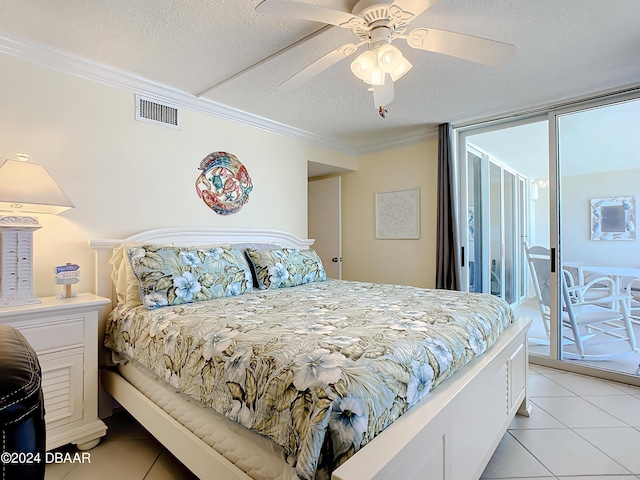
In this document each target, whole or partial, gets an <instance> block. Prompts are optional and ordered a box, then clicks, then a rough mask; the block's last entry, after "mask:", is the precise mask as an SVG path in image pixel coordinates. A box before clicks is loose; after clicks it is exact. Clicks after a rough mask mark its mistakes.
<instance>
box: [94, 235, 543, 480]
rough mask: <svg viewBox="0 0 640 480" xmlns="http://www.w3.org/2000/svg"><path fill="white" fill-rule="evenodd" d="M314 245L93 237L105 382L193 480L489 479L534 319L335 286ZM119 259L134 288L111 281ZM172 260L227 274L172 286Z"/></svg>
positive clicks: (228, 238) (520, 381)
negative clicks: (105, 312)
mask: <svg viewBox="0 0 640 480" xmlns="http://www.w3.org/2000/svg"><path fill="white" fill-rule="evenodd" d="M123 245H124V247H123ZM311 245H312V241H311V240H308V239H300V238H297V237H295V236H293V235H290V234H287V233H284V232H278V231H272V230H240V229H206V228H201V229H160V230H152V231H148V232H142V233H140V234H137V235H133V236H131V237H128V238H125V239H117V240H92V241H91V247H92V248H93V249H94V250H96V261H97V265H96V267H97V268H96V272H97V293H98V294H100V295H103V296H107V297H109V298H111V299H112V300H113V304H114V305H115V308H114V311H113V312H112V314H111V315H110V318H109V320H108V321H107V319H104V321H103V324H102V325H101V329H102V331H105V343H106V345H107V346H108V347H110V351H109V353H110V354H112V358H116V360H117V361H116V362H115V363H116V366H115V367H109V368H103V369H102V372H101V380H102V386H103V388H104V389H105V390H106V392H108V393H109V394H110V395H111V396H112V397H113V398H114V399H115V400H116V401H117V402H118V403H119V404H120V405H121V406H122V407H123V408H125V409H126V410H127V411H129V412H130V413H131V414H132V415H133V416H134V417H135V418H136V419H137V420H138V421H139V422H140V423H141V424H142V425H143V426H144V427H145V428H147V429H148V430H149V431H150V432H151V433H152V434H153V435H154V436H155V437H156V438H157V439H158V440H159V441H160V442H161V443H163V445H165V447H166V448H167V449H168V450H170V451H171V452H172V453H173V454H174V455H175V456H176V457H177V458H178V459H179V460H181V461H182V462H183V463H184V464H185V465H186V466H187V467H188V468H190V469H191V470H192V471H193V472H194V473H195V474H196V475H197V476H198V477H200V478H215V479H250V478H256V479H271V478H273V479H275V478H278V479H282V480H286V479H295V478H303V479H309V480H310V479H312V478H329V477H330V478H332V479H336V480H356V479H357V480H362V479H368V478H371V479H373V478H375V479H385V478H388V479H397V478H429V479H432V478H433V479H460V480H469V479H474V478H479V477H480V475H481V473H482V471H483V470H484V468H485V466H486V464H487V462H488V461H489V459H490V458H491V456H492V454H493V452H494V450H495V448H496V447H497V445H498V443H499V441H500V439H501V438H502V436H503V434H504V432H505V431H506V428H507V426H508V425H509V423H510V421H511V419H512V418H513V416H514V415H515V414H516V413H519V414H522V415H528V414H529V412H530V407H529V403H528V401H527V395H526V380H527V364H528V362H527V341H526V332H527V330H528V327H529V325H530V320H529V319H524V318H518V319H515V318H513V313H512V311H511V310H510V309H509V308H508V306H506V305H505V304H504V303H503V302H501V301H499V300H497V299H496V298H495V297H493V296H490V295H477V294H463V293H460V292H446V291H436V290H427V289H417V288H413V287H406V286H394V285H377V284H369V283H362V282H342V281H338V280H331V279H325V278H324V277H323V274H324V272H323V270H322V265H321V263H320V262H319V260H318V259H317V256H315V254H314V252H313V251H312V250H310V249H309V247H310V246H311ZM114 251H115V252H116V255H115V256H114ZM118 251H119V252H120V256H121V257H120V259H119V260H116V263H117V264H118V267H117V268H119V269H120V271H123V270H122V268H124V267H122V265H127V266H128V267H132V271H133V273H134V274H135V278H134V280H131V278H132V275H131V272H128V274H127V281H125V282H124V283H123V281H122V276H120V277H118V275H115V276H114V275H112V273H113V271H114V258H116V257H117V255H118V254H117V252H118ZM238 252H240V253H241V255H239V254H238ZM198 255H199V257H198ZM177 256H179V258H180V259H181V260H180V261H181V262H186V263H188V264H189V265H193V264H194V262H195V263H198V262H200V263H202V262H205V263H206V262H213V263H207V265H210V264H211V265H212V264H215V265H220V262H222V261H223V260H224V262H226V263H224V268H218V267H216V268H218V270H219V271H223V270H224V272H225V274H224V276H225V278H228V279H230V280H228V281H226V280H225V281H226V283H224V282H222V280H215V278H214V277H215V275H213V276H212V275H209V274H207V275H200V274H198V275H199V276H198V280H199V281H200V283H202V284H203V285H206V288H202V285H200V283H198V282H197V281H195V280H194V278H192V276H191V275H190V274H188V275H187V276H186V277H187V279H186V280H185V279H183V278H180V279H179V281H178V280H175V278H174V280H175V281H174V282H173V283H172V282H167V281H166V280H161V278H162V275H161V274H159V273H158V272H159V271H160V270H162V268H164V269H165V270H164V273H165V274H166V268H168V267H167V265H168V266H169V267H170V268H174V269H179V268H182V267H178V265H177V264H178V263H179V262H178V260H176V258H178V257H177ZM174 257H175V258H174ZM247 258H248V259H249V260H250V261H249V262H247V264H246V266H248V267H249V268H250V272H247V268H246V266H245V265H244V264H243V263H242V260H243V259H247ZM225 259H226V260H225ZM123 260H125V261H124V262H123ZM163 262H164V263H163ZM158 265H160V266H158ZM283 265H284V266H285V268H284V270H283V268H282V266H283ZM160 267H162V268H160ZM203 268H204V267H203ZM207 268H208V267H207ZM296 269H298V270H296ZM183 270H184V269H183ZM187 270H189V271H194V272H195V271H200V270H196V269H195V267H193V268H191V267H190V268H188V269H187ZM218 270H216V271H218ZM207 272H210V270H207ZM114 279H115V283H114ZM136 281H137V282H136ZM145 282H146V283H145ZM216 282H217V283H216ZM220 282H222V283H220ZM254 282H255V285H254ZM195 284H197V285H195ZM194 285H195V287H194ZM278 287H283V288H278ZM136 290H137V291H138V292H139V293H138V295H139V296H138V300H139V302H138V303H139V304H138V305H133V306H132V305H129V304H127V303H128V297H127V295H126V293H130V294H131V295H132V296H135V294H136ZM123 292H124V293H123ZM140 292H141V293H140ZM211 292H213V293H211ZM203 293H206V295H205V296H202V295H203ZM212 295H213V296H214V297H215V298H209V297H211V296H212ZM114 352H117V354H116V353H114ZM293 366H295V368H296V369H294V367H293ZM223 374H224V375H225V376H224V377H223ZM194 379H196V380H195V381H193V380H194ZM187 380H189V381H187Z"/></svg>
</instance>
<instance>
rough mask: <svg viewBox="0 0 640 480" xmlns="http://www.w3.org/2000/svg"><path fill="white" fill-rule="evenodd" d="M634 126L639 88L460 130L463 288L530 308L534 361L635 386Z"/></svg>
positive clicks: (523, 311) (637, 171)
mask: <svg viewBox="0 0 640 480" xmlns="http://www.w3.org/2000/svg"><path fill="white" fill-rule="evenodd" d="M639 128H640V90H636V91H634V92H632V93H625V94H619V95H616V94H611V95H606V96H604V97H602V98H600V99H598V100H593V101H590V102H582V103H575V104H573V105H571V106H570V107H563V108H558V109H555V110H551V109H550V110H549V111H547V112H544V113H541V114H539V115H537V116H529V117H522V118H520V119H516V120H512V119H510V120H505V121H504V122H497V121H496V122H495V123H493V124H485V125H478V126H469V127H464V128H458V129H456V134H457V151H458V152H460V155H459V163H458V169H459V170H458V178H459V184H460V185H459V192H460V212H461V213H460V215H461V216H460V222H461V224H464V225H465V226H466V228H462V229H461V246H462V248H463V256H462V259H463V264H462V280H463V288H465V289H468V290H469V291H474V292H483V293H488V294H493V295H498V296H500V297H502V298H504V299H505V300H506V301H507V302H508V303H510V304H511V305H512V306H513V307H514V311H515V313H516V315H517V316H526V317H530V318H532V327H531V330H530V331H529V353H530V356H531V358H532V361H534V362H536V363H540V364H543V365H548V366H552V367H557V368H563V369H566V370H571V371H576V372H579V373H584V374H589V375H595V376H600V377H604V378H609V379H614V380H619V381H623V382H627V383H632V384H636V385H640V376H639V375H638V372H640V369H639V364H640V353H638V352H637V349H638V344H639V339H640V243H639V242H640V233H637V229H638V228H639V225H638V223H637V213H636V211H637V208H640V156H639V155H638V153H637V150H638V148H637V146H636V145H635V142H634V140H635V138H636V137H637V132H638V131H639ZM527 251H528V252H530V253H532V252H536V255H537V258H538V260H539V261H538V260H535V259H534V257H535V256H536V255H533V254H532V255H530V256H529V257H528V256H527ZM536 262H537V267H536ZM536 269H537V270H538V271H536ZM536 287H537V288H536ZM586 287H589V288H586ZM603 319H604V320H605V321H602V320H603Z"/></svg>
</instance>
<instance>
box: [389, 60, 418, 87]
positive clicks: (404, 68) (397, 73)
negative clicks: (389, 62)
mask: <svg viewBox="0 0 640 480" xmlns="http://www.w3.org/2000/svg"><path fill="white" fill-rule="evenodd" d="M412 68H413V65H411V62H410V61H409V60H407V59H406V58H404V57H402V58H401V60H400V62H398V64H397V65H396V67H395V68H394V69H393V71H391V72H389V75H391V80H393V81H394V82H395V81H397V80H399V79H400V78H402V77H403V76H404V74H405V73H407V72H408V71H409V70H411V69H412Z"/></svg>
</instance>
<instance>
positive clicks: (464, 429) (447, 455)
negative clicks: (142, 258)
mask: <svg viewBox="0 0 640 480" xmlns="http://www.w3.org/2000/svg"><path fill="white" fill-rule="evenodd" d="M126 242H149V243H163V244H176V245H185V246H186V245H188V246H195V245H215V244H229V243H275V244H278V245H281V246H283V247H289V248H301V249H304V248H309V246H310V245H312V243H313V240H307V239H301V238H298V237H296V236H294V235H291V234H288V233H284V232H279V231H274V230H248V229H212V228H196V229H193V228H191V229H185V228H171V229H158V230H150V231H147V232H142V233H139V234H137V235H133V236H131V237H128V238H125V239H118V240H92V241H91V242H90V245H91V248H93V249H94V250H96V262H97V263H96V276H97V280H96V282H97V284H96V289H97V292H96V293H97V294H98V295H101V296H104V297H108V298H111V299H112V301H113V304H114V305H115V294H114V289H113V284H112V281H111V265H110V264H109V259H110V258H111V255H112V252H113V249H114V248H116V247H117V246H119V245H120V244H122V243H126ZM530 324H531V320H530V319H527V318H519V319H518V320H517V321H516V322H515V323H514V324H513V325H511V326H510V327H509V328H508V329H507V330H506V331H505V332H504V333H503V334H502V335H501V336H500V338H499V340H498V342H497V343H496V344H495V345H494V346H493V347H491V348H490V349H489V350H488V351H487V352H485V353H484V354H483V355H481V356H480V357H478V358H476V359H474V360H473V361H472V362H470V363H469V364H468V365H466V366H465V367H463V368H462V369H461V370H460V371H458V372H456V373H455V374H453V375H452V376H451V377H450V378H448V379H447V380H445V381H444V382H443V383H442V384H440V385H439V386H438V387H437V388H436V389H435V390H434V391H433V392H431V393H430V394H429V395H427V397H425V398H424V399H423V400H422V401H421V402H420V403H418V404H417V405H416V406H414V407H413V408H412V409H411V410H409V411H408V412H407V413H405V414H404V415H403V416H402V417H400V418H399V419H398V420H397V421H396V422H395V423H393V424H392V425H391V426H390V427H388V428H387V429H386V430H385V431H384V432H382V433H381V434H380V435H378V436H377V437H376V438H374V439H373V441H371V442H370V443H369V444H367V445H366V446H365V447H363V448H362V449H361V450H359V451H358V452H357V453H356V454H355V455H354V456H353V457H352V458H350V459H349V460H348V461H347V462H346V463H345V464H343V465H342V466H340V467H339V468H338V469H337V470H336V471H335V472H334V473H333V475H332V479H334V480H364V479H376V480H382V479H389V480H396V479H399V478H402V479H418V478H419V479H425V478H428V479H429V480H437V479H441V480H473V479H478V478H480V475H481V474H482V472H483V471H484V469H485V467H486V465H487V463H488V462H489V460H490V459H491V456H492V455H493V453H494V451H495V449H496V447H497V446H498V443H499V442H500V440H501V439H502V436H503V435H504V433H505V432H506V430H507V427H508V425H509V423H510V422H511V420H512V419H513V417H514V416H515V415H516V413H518V414H521V415H526V416H529V414H530V412H531V407H530V405H529V402H528V399H527V369H528V354H527V330H528V329H529V325H530ZM101 331H104V319H102V325H101ZM101 343H102V342H101ZM101 379H102V386H103V388H104V389H105V390H106V391H107V392H108V393H109V394H110V395H111V396H112V397H113V398H114V399H115V400H116V401H117V402H118V403H119V404H120V405H121V406H122V407H124V408H125V409H126V410H127V411H128V412H129V413H131V414H132V415H133V416H134V417H135V418H136V419H137V420H138V421H139V422H140V423H141V424H142V425H143V426H144V427H145V428H146V429H147V430H148V431H149V432H151V433H152V434H153V435H154V436H155V437H156V438H157V439H158V441H160V442H161V443H162V444H163V445H164V446H165V447H166V448H167V449H168V450H169V451H171V452H172V453H173V454H174V455H175V456H176V457H177V458H178V459H179V460H180V461H181V462H182V463H184V464H185V465H186V466H187V467H188V468H189V469H191V471H192V472H193V473H194V474H196V475H197V476H198V477H199V478H202V479H205V478H215V479H216V480H240V479H243V480H249V479H250V477H248V476H247V475H246V474H245V473H243V472H241V471H240V470H239V469H238V468H236V467H235V466H234V465H233V464H231V463H230V462H229V461H228V460H226V459H225V458H224V457H223V456H222V455H220V454H219V453H218V452H216V451H215V450H213V449H212V448H211V447H210V446H209V445H207V444H206V443H205V442H203V441H202V440H201V439H200V438H198V437H197V436H195V435H194V434H193V433H191V432H190V431H189V430H188V429H187V428H185V427H184V426H183V425H181V424H180V423H179V422H177V421H176V420H174V419H173V418H172V417H171V416H169V415H168V414H167V413H165V412H164V411H163V410H161V409H160V408H159V407H158V406H157V405H155V404H154V403H153V402H152V401H151V400H149V399H148V398H147V397H146V396H145V395H143V394H142V393H140V392H139V391H138V390H136V389H135V387H133V386H132V385H131V384H130V383H129V382H127V381H126V380H125V379H124V378H122V377H121V376H120V375H118V374H117V373H115V372H113V371H109V370H103V371H102V376H101ZM103 411H104V410H103Z"/></svg>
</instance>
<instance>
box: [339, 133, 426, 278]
mask: <svg viewBox="0 0 640 480" xmlns="http://www.w3.org/2000/svg"><path fill="white" fill-rule="evenodd" d="M437 173H438V141H437V140H432V141H428V142H423V143H419V144H415V145H410V146H407V147H401V148H396V149H393V150H385V151H383V152H378V153H372V154H368V155H364V156H362V157H359V158H358V169H357V171H355V172H352V173H346V174H344V175H342V232H343V239H342V257H343V265H342V278H344V279H345V280H360V281H366V282H377V283H392V284H402V285H413V286H417V287H425V288H434V287H435V276H436V205H437V177H438V175H437ZM413 187H419V188H420V239H418V240H379V239H376V229H375V194H376V192H389V191H394V190H403V189H407V188H413Z"/></svg>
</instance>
